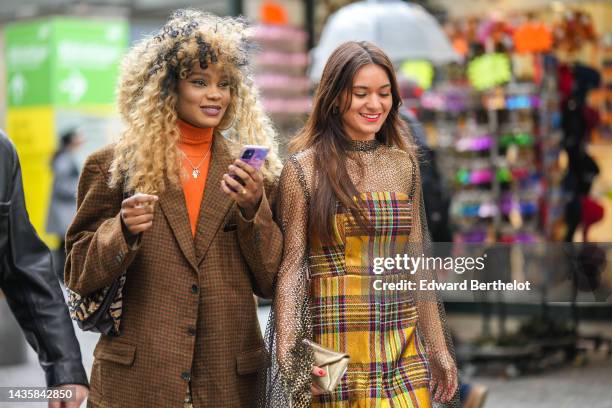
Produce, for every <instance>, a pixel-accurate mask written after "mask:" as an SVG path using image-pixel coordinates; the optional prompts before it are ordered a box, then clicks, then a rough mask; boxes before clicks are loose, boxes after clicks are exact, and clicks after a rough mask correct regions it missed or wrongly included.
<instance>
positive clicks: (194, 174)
mask: <svg viewBox="0 0 612 408" xmlns="http://www.w3.org/2000/svg"><path fill="white" fill-rule="evenodd" d="M211 149H212V144H211V145H210V147H209V148H208V151H207V152H206V154H205V155H204V157H202V160H200V163H198V165H197V166H195V165H194V164H193V162H192V161H191V160H190V159H189V157H187V155H186V154H185V152H184V151H183V149H180V148H179V150H180V152H181V154H182V155H183V157H185V158H186V159H187V161H188V162H189V165H190V166H191V168H192V169H193V171H192V172H191V176H192V177H193V178H194V179H197V178H198V177H199V176H200V167H201V166H202V163H204V160H206V158H207V157H208V155H209V154H210V150H211Z"/></svg>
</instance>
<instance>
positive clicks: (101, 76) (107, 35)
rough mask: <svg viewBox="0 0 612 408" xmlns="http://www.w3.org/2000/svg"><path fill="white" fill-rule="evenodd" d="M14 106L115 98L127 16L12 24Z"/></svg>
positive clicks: (70, 104)
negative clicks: (109, 18) (116, 19)
mask: <svg viewBox="0 0 612 408" xmlns="http://www.w3.org/2000/svg"><path fill="white" fill-rule="evenodd" d="M5 41H6V43H5V47H6V55H7V74H8V75H7V81H8V83H7V90H8V93H9V95H8V96H9V97H8V102H9V107H19V106H35V105H53V106H62V107H78V106H88V105H107V104H112V103H114V100H115V85H116V81H117V76H118V73H119V64H120V61H121V58H122V56H123V53H124V52H125V50H126V48H127V44H128V25H127V22H125V21H97V20H92V21H87V20H82V19H79V20H77V19H71V18H52V19H49V20H44V21H37V22H28V23H16V24H12V25H10V26H8V27H7V29H6V35H5Z"/></svg>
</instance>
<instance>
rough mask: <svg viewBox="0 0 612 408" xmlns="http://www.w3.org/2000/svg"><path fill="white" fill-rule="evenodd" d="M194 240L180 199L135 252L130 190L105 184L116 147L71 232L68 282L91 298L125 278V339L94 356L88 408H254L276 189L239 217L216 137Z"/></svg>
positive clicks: (95, 159) (96, 157)
mask: <svg viewBox="0 0 612 408" xmlns="http://www.w3.org/2000/svg"><path fill="white" fill-rule="evenodd" d="M212 149H213V150H212V161H211V164H210V169H209V173H208V179H207V181H206V190H205V193H204V198H203V200H202V205H201V210H200V215H199V221H198V228H197V232H196V236H195V238H194V237H193V235H192V233H191V228H190V225H189V220H188V217H187V209H186V205H185V199H184V194H183V191H182V189H180V187H169V188H168V189H167V191H166V192H164V193H163V194H161V195H160V196H159V201H158V202H157V203H156V207H155V214H154V220H153V226H152V227H151V229H149V230H148V231H146V232H144V233H143V234H142V236H141V239H140V240H139V242H138V243H137V244H136V245H135V246H134V247H132V248H130V247H129V246H128V244H127V243H126V241H125V238H124V235H123V233H122V230H121V219H120V215H119V210H120V206H121V201H122V199H123V194H122V191H121V189H119V188H117V189H110V188H109V187H108V185H107V180H108V176H109V174H108V169H109V166H110V163H111V160H112V154H113V153H112V152H113V149H112V147H107V148H105V149H103V150H101V151H98V152H96V153H94V154H92V155H91V156H90V157H89V158H88V159H87V162H86V164H85V166H84V169H83V173H82V175H81V178H80V181H79V188H78V210H77V215H76V217H75V219H74V221H73V223H72V225H71V226H70V228H69V230H68V233H67V239H66V244H67V251H68V257H67V262H66V270H65V280H66V284H67V286H68V287H69V288H70V289H72V290H73V291H75V292H77V293H79V294H82V295H86V294H88V293H91V292H92V291H95V290H97V289H100V288H102V287H105V286H108V285H110V284H111V282H113V280H114V279H116V278H118V277H119V276H120V275H121V273H122V272H123V271H124V270H126V269H127V279H126V283H125V288H124V296H123V317H122V320H121V328H120V330H121V335H120V336H119V337H109V336H104V335H102V336H101V337H100V340H99V342H98V344H97V346H96V348H95V351H94V356H95V361H94V365H93V367H92V373H91V391H90V395H89V402H88V406H89V407H105V408H124V407H125V408H138V407H143V408H152V407H163V408H169V407H178V408H182V407H183V402H184V399H185V393H186V391H187V387H188V384H189V382H191V389H192V395H193V402H194V407H196V408H200V407H228V408H229V407H250V406H253V404H254V402H255V401H256V398H255V393H256V381H257V374H258V373H259V372H260V371H261V369H262V368H264V367H265V366H266V364H267V355H266V353H265V350H264V344H263V340H262V336H261V332H260V328H259V323H258V320H257V313H256V307H255V303H254V300H253V292H255V293H256V294H258V295H260V296H263V297H271V295H272V285H273V281H274V278H275V274H276V271H277V268H278V265H279V262H280V257H281V252H282V242H283V241H282V235H281V232H280V229H279V228H278V226H277V225H276V224H275V223H274V221H273V220H272V211H271V208H273V206H272V202H273V198H274V195H275V186H266V193H265V194H264V196H263V198H262V201H261V204H260V207H259V209H258V211H257V214H256V215H255V217H254V218H253V220H251V221H247V220H245V219H244V218H242V216H241V214H240V211H239V209H238V208H237V206H236V204H235V203H234V201H233V200H232V199H231V198H229V197H228V196H226V194H224V193H223V191H221V188H220V180H221V177H222V175H223V173H225V172H226V171H227V166H228V165H229V164H230V163H231V162H232V161H233V160H234V157H232V155H231V154H230V153H229V146H228V142H227V141H226V140H225V139H223V137H222V136H215V138H214V141H213V148H212Z"/></svg>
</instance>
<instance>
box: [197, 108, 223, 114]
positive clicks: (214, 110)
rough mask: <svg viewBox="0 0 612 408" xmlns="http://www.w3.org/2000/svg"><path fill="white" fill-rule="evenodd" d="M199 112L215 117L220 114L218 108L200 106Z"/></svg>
mask: <svg viewBox="0 0 612 408" xmlns="http://www.w3.org/2000/svg"><path fill="white" fill-rule="evenodd" d="M200 110H201V111H202V112H204V114H205V115H208V116H217V115H218V114H219V113H220V112H221V107H220V106H202V107H200Z"/></svg>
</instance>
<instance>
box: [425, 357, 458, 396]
mask: <svg viewBox="0 0 612 408" xmlns="http://www.w3.org/2000/svg"><path fill="white" fill-rule="evenodd" d="M441 354H442V355H438V356H434V358H433V359H432V361H431V363H432V364H431V366H432V367H431V371H432V373H431V377H432V378H431V387H430V390H431V392H432V395H433V399H434V400H435V401H437V402H440V403H446V402H449V401H450V400H451V398H452V397H453V396H454V395H455V392H456V391H457V385H458V384H457V366H456V365H455V360H454V359H453V358H452V356H451V355H450V354H449V353H441Z"/></svg>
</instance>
